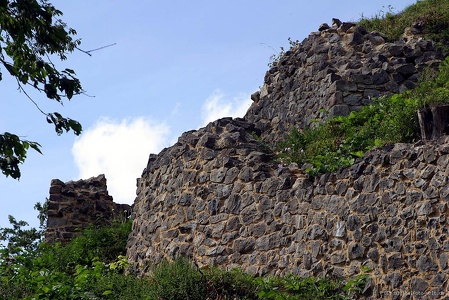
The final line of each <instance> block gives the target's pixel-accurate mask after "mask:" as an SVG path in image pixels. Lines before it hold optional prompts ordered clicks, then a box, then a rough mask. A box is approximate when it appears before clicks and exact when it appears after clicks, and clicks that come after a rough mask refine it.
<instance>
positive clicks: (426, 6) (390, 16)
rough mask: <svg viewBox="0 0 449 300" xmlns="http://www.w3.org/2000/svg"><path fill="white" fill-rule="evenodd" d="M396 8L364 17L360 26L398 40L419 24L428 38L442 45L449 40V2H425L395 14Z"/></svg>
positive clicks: (439, 0) (437, 0)
mask: <svg viewBox="0 0 449 300" xmlns="http://www.w3.org/2000/svg"><path fill="white" fill-rule="evenodd" d="M393 10H394V7H392V6H391V5H389V6H388V7H387V8H384V9H383V10H381V11H380V12H379V13H378V14H376V15H375V16H373V17H370V18H365V17H364V16H362V18H361V20H360V21H359V22H358V25H360V26H363V27H365V28H366V29H367V30H368V31H379V32H382V33H384V34H386V35H387V36H388V37H389V38H390V39H391V40H397V39H399V38H400V37H401V35H402V34H403V33H404V29H405V28H406V27H410V26H412V24H413V23H415V22H416V23H417V24H419V25H420V26H422V33H423V34H424V36H425V37H426V38H429V39H432V40H434V41H436V42H438V43H440V44H444V43H445V42H447V41H448V40H449V31H448V28H449V1H447V0H423V1H417V2H416V3H415V4H413V5H411V6H409V7H407V8H406V9H405V10H404V11H402V12H400V13H398V14H395V13H394V12H393Z"/></svg>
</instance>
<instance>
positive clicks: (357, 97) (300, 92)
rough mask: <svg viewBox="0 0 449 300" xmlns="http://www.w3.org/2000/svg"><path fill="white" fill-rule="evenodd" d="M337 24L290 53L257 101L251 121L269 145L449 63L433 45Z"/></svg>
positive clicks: (276, 65) (323, 28)
mask: <svg viewBox="0 0 449 300" xmlns="http://www.w3.org/2000/svg"><path fill="white" fill-rule="evenodd" d="M337 21H338V20H337ZM336 23H337V24H340V25H339V27H337V26H338V25H337V24H334V26H333V27H329V26H326V24H324V25H322V26H321V27H320V31H318V32H313V33H311V34H310V35H309V36H308V37H307V38H306V39H304V41H302V42H301V43H300V44H298V45H297V46H296V47H294V48H293V49H291V50H290V51H287V52H286V53H285V54H284V55H283V56H282V57H281V58H280V60H279V61H278V62H275V63H274V66H273V67H272V68H271V69H270V70H268V72H267V73H266V75H265V80H264V84H263V86H262V88H261V89H260V91H258V92H256V93H254V94H253V95H252V96H251V98H252V99H253V101H254V103H253V104H252V106H251V107H250V109H249V110H248V112H247V114H246V116H245V119H246V120H248V121H249V122H251V123H254V124H255V125H256V128H258V129H259V130H260V131H261V132H262V139H263V140H264V141H265V142H268V143H270V144H273V143H277V142H279V141H280V140H282V139H283V138H284V137H285V134H286V133H288V132H289V131H290V129H292V128H293V127H296V128H298V129H302V128H305V127H307V126H310V125H312V124H313V121H314V120H322V119H324V118H326V117H331V116H335V115H347V114H349V113H350V112H351V111H354V110H357V109H359V108H360V107H361V106H363V105H366V104H368V103H370V101H371V99H372V98H373V97H378V96H382V95H388V94H393V93H397V92H402V91H404V90H407V89H410V88H414V87H415V86H416V83H417V81H418V79H419V78H420V76H421V75H420V74H421V73H422V71H423V70H424V69H425V68H427V67H436V66H437V65H439V63H440V62H441V59H442V58H443V54H442V53H441V52H439V51H438V50H437V47H436V46H435V45H434V43H433V42H432V41H428V40H424V39H421V38H416V37H413V36H407V37H406V38H404V39H402V40H400V41H395V42H389V41H388V40H387V38H386V37H385V36H384V35H383V34H381V33H379V32H371V33H369V32H367V31H366V30H365V29H364V28H363V27H357V26H355V25H354V24H353V23H341V22H340V23H339V22H336Z"/></svg>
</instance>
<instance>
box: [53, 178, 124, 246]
mask: <svg viewBox="0 0 449 300" xmlns="http://www.w3.org/2000/svg"><path fill="white" fill-rule="evenodd" d="M130 214H131V206H129V205H127V204H117V203H114V202H113V199H112V196H109V194H108V190H107V186H106V177H105V176H104V175H99V176H97V177H92V178H90V179H87V180H78V181H69V182H66V183H64V182H62V181H60V180H58V179H53V180H52V181H51V186H50V197H49V198H48V213H47V229H46V232H45V241H47V242H50V243H53V242H62V243H65V242H67V241H69V240H71V239H72V238H73V236H74V235H75V234H76V233H79V229H82V228H85V227H86V226H88V225H98V226H100V225H108V224H111V222H112V221H113V220H114V218H117V217H127V216H129V215H130Z"/></svg>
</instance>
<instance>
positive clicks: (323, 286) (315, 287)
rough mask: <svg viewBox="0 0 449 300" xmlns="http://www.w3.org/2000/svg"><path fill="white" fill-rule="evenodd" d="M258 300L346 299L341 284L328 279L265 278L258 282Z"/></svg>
mask: <svg viewBox="0 0 449 300" xmlns="http://www.w3.org/2000/svg"><path fill="white" fill-rule="evenodd" d="M258 282H259V284H260V286H261V290H260V291H259V294H258V296H259V299H266V300H296V299H298V300H299V299H301V300H326V299H347V295H346V294H345V292H344V291H343V288H342V284H341V283H340V282H338V281H335V280H331V279H329V278H313V277H307V278H301V277H299V276H294V275H288V276H285V277H266V278H260V279H259V280H258Z"/></svg>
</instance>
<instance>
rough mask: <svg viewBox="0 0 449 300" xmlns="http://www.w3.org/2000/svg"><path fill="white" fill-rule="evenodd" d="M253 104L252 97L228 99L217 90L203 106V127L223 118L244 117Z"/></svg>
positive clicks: (240, 96) (244, 95) (244, 96)
mask: <svg viewBox="0 0 449 300" xmlns="http://www.w3.org/2000/svg"><path fill="white" fill-rule="evenodd" d="M251 103H252V100H251V97H250V95H246V94H240V95H238V96H236V97H233V98H232V99H228V98H226V95H225V94H224V93H223V92H222V91H220V90H215V91H214V92H213V93H212V95H211V96H210V97H209V98H207V99H206V101H205V102H204V104H203V108H202V112H201V117H202V120H203V126H204V125H207V124H208V123H209V122H212V121H215V120H217V119H220V118H223V117H233V118H235V117H243V116H244V115H245V113H246V111H247V110H248V108H249V107H250V106H251Z"/></svg>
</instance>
